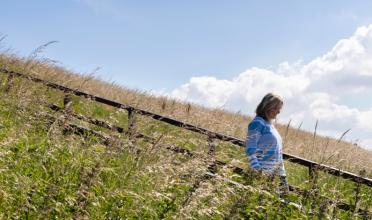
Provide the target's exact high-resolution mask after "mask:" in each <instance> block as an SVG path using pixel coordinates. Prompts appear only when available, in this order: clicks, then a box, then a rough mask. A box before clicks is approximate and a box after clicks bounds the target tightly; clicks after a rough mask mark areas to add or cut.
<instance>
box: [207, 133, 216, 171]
mask: <svg viewBox="0 0 372 220" xmlns="http://www.w3.org/2000/svg"><path fill="white" fill-rule="evenodd" d="M214 138H215V136H214V135H213V134H208V148H209V149H208V155H209V156H210V157H211V158H210V159H211V163H210V165H209V166H208V171H210V172H211V173H216V172H217V164H216V142H215V139H214Z"/></svg>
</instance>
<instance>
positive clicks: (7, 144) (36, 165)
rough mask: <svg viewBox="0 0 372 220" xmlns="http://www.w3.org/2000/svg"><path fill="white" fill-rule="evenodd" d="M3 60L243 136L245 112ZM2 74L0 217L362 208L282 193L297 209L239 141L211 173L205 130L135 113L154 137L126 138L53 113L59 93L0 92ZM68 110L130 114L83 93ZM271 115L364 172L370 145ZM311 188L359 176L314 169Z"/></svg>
mask: <svg viewBox="0 0 372 220" xmlns="http://www.w3.org/2000/svg"><path fill="white" fill-rule="evenodd" d="M0 67H6V68H8V69H10V70H14V71H18V72H27V73H30V74H33V75H35V76H38V77H40V78H43V79H46V80H49V81H54V82H58V83H61V84H64V85H67V86H69V87H72V88H78V89H81V90H84V91H87V92H89V93H92V94H96V95H99V96H104V97H106V98H110V99H114V100H118V101H120V102H123V103H128V104H131V105H135V106H138V107H140V108H142V109H147V110H150V111H153V112H157V113H159V114H163V115H167V116H171V117H174V118H177V119H180V120H183V121H186V122H189V123H192V124H195V125H199V126H201V127H205V128H208V129H211V130H213V131H218V132H221V133H224V134H229V135H232V136H236V137H238V138H242V139H243V138H244V136H245V127H246V124H247V123H248V122H249V120H250V119H249V118H248V117H247V116H244V115H242V114H235V113H231V112H225V111H222V110H219V109H206V108H203V107H200V106H195V105H190V104H188V103H182V102H177V101H175V100H170V99H167V98H157V97H152V96H149V95H147V94H145V93H142V92H138V91H130V90H128V89H125V88H122V87H119V86H117V85H115V84H112V83H111V84H110V83H106V82H103V81H101V80H99V79H95V78H93V77H82V76H79V75H76V74H72V73H70V72H68V71H66V70H64V69H62V68H59V67H56V66H54V65H52V64H50V63H48V62H46V61H45V60H42V61H38V60H35V59H20V58H17V57H14V56H11V55H8V54H3V55H1V56H0ZM0 82H1V85H0V86H1V87H0V89H1V93H0V146H1V148H0V169H1V171H0V186H1V188H0V218H3V219H8V218H27V217H28V218H83V219H84V218H90V219H118V218H123V219H127V218H129V219H131V218H148V219H161V218H167V219H173V218H176V219H187V218H197V219H210V218H215V219H223V218H228V219H230V218H253V219H261V218H262V219H264V218H277V216H278V215H281V217H282V218H293V219H302V218H313V217H314V218H318V217H320V218H321V217H332V216H336V217H338V218H350V217H352V216H354V217H355V218H361V216H358V215H357V214H356V213H352V212H344V211H341V210H337V209H334V206H333V205H332V204H326V201H325V200H324V198H322V197H318V196H316V194H311V195H309V196H307V197H299V196H296V195H290V196H289V197H290V198H289V200H290V201H293V202H296V203H301V204H303V206H304V208H303V210H298V209H297V208H296V207H294V206H293V205H290V204H283V203H282V202H281V201H280V200H279V199H278V196H277V193H276V187H275V184H277V183H275V182H274V183H270V181H267V179H265V177H259V176H257V174H255V173H251V172H249V169H248V167H247V164H246V158H245V155H244V151H243V149H242V148H239V147H237V146H234V145H232V144H227V143H224V142H217V143H216V144H217V152H216V157H217V159H218V160H223V161H225V162H228V164H227V165H226V166H221V167H219V169H218V172H217V173H218V176H217V177H210V176H209V177H207V176H206V175H205V173H206V170H207V168H208V165H209V164H211V157H210V156H208V154H207V151H208V143H207V139H206V137H205V136H202V135H200V134H195V133H193V132H189V131H185V130H182V129H180V128H176V127H173V126H170V125H166V124H164V123H161V122H156V121H154V120H151V119H149V118H146V117H143V116H138V118H137V122H138V124H137V131H138V132H140V133H143V134H146V135H148V136H151V137H153V138H154V139H155V140H156V141H155V142H154V143H152V142H147V141H144V140H143V139H129V138H128V136H127V135H125V134H117V133H114V132H112V131H109V130H107V129H103V128H100V127H97V126H94V125H90V124H88V123H85V122H82V121H80V120H77V119H74V118H73V117H72V116H71V114H69V113H68V112H59V113H56V112H53V111H52V110H50V109H49V108H47V107H46V106H45V103H46V102H47V103H54V104H57V105H59V106H63V105H62V100H63V94H62V93H61V92H58V91H54V90H52V89H47V88H46V87H44V86H42V85H40V84H36V83H30V82H28V81H26V80H21V79H15V80H14V87H12V89H11V90H10V91H9V92H5V89H6V82H7V79H6V77H5V75H3V74H1V75H0ZM72 109H73V111H74V112H77V113H81V114H84V115H86V116H91V117H94V118H98V119H103V120H105V121H108V122H110V123H112V124H116V125H119V126H122V127H124V128H125V127H126V126H127V124H128V120H127V113H126V112H125V111H122V110H118V109H113V108H110V107H107V106H104V105H101V104H97V103H95V102H93V101H89V100H85V99H82V98H78V97H73V105H72ZM51 115H53V117H54V119H52V120H51V118H50V116H51ZM217 116H218V117H217ZM69 123H74V124H78V125H81V126H85V127H88V128H91V129H94V130H95V131H99V132H101V133H105V134H106V135H109V136H111V137H112V139H111V141H110V142H109V143H106V144H105V143H103V142H102V141H101V140H100V139H99V138H97V136H95V135H92V134H85V135H84V136H81V135H76V134H74V133H71V132H66V129H65V128H66V127H68V124H69ZM277 126H278V127H279V130H280V132H281V134H282V136H283V137H285V139H284V140H285V151H286V152H290V153H292V154H295V155H299V156H302V157H305V158H308V159H312V160H315V161H320V162H325V163H327V164H330V165H332V166H336V167H338V168H342V169H346V170H349V171H354V172H358V171H359V170H362V169H365V170H366V171H367V174H366V175H367V176H370V175H371V174H372V168H371V167H372V166H371V165H372V162H371V160H370V158H371V156H372V153H371V152H369V151H366V150H363V149H361V148H359V147H358V146H355V145H352V144H349V143H346V142H338V141H337V140H332V139H330V138H326V137H320V136H316V137H315V138H314V137H313V136H314V135H313V134H311V133H308V132H304V131H301V130H299V129H294V128H289V129H286V125H277ZM170 146H178V147H182V148H186V149H189V150H191V151H192V152H194V155H195V156H194V157H188V156H187V155H184V154H177V153H174V152H172V151H169V150H167V148H169V147H170ZM355 161H357V163H355ZM233 166H239V167H242V168H244V170H245V175H237V174H235V173H233V172H232V167H233ZM286 168H287V172H288V176H289V181H290V184H293V185H297V186H300V187H302V188H304V189H311V188H313V187H314V186H313V185H311V184H310V183H309V181H308V174H307V172H308V171H307V169H305V168H303V167H301V166H299V165H294V164H291V163H286ZM232 180H233V181H234V182H231V181H232ZM316 189H317V190H319V191H320V194H322V195H327V196H328V197H330V198H332V199H333V200H343V201H345V202H348V203H353V202H355V201H354V200H355V199H354V196H353V195H354V189H355V184H353V183H352V182H350V181H346V180H342V179H341V178H335V177H331V176H330V175H327V174H321V175H320V177H319V182H318V184H317V186H316ZM371 194H372V190H371V189H368V188H367V187H362V191H361V194H360V195H361V198H360V201H359V202H358V206H359V207H361V208H367V209H371V207H372V199H371V198H370V195H371ZM279 213H280V214H279Z"/></svg>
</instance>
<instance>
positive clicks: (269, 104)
mask: <svg viewBox="0 0 372 220" xmlns="http://www.w3.org/2000/svg"><path fill="white" fill-rule="evenodd" d="M282 106H283V99H282V97H280V96H279V95H276V94H273V93H268V94H266V95H265V96H264V97H263V99H262V100H261V102H260V104H259V105H258V106H257V108H256V115H257V116H260V117H262V118H264V119H265V120H266V121H271V120H273V119H275V118H276V116H277V115H278V114H279V113H280V110H281V109H282Z"/></svg>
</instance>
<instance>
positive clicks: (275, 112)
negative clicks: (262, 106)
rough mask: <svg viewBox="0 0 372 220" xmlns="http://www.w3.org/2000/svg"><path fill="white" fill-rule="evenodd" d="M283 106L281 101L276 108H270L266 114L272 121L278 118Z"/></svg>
mask: <svg viewBox="0 0 372 220" xmlns="http://www.w3.org/2000/svg"><path fill="white" fill-rule="evenodd" d="M282 107H283V103H279V104H278V105H276V106H275V107H274V108H272V109H270V110H269V111H268V112H267V115H266V117H267V119H268V120H270V121H271V120H274V119H276V116H277V115H279V113H280V111H281V110H282Z"/></svg>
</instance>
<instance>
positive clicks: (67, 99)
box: [63, 93, 72, 110]
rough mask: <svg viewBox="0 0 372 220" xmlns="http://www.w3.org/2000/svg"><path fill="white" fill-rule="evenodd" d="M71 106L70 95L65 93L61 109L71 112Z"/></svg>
mask: <svg viewBox="0 0 372 220" xmlns="http://www.w3.org/2000/svg"><path fill="white" fill-rule="evenodd" d="M71 105H72V99H71V95H70V94H68V93H65V95H64V97H63V108H64V109H65V110H71Z"/></svg>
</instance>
